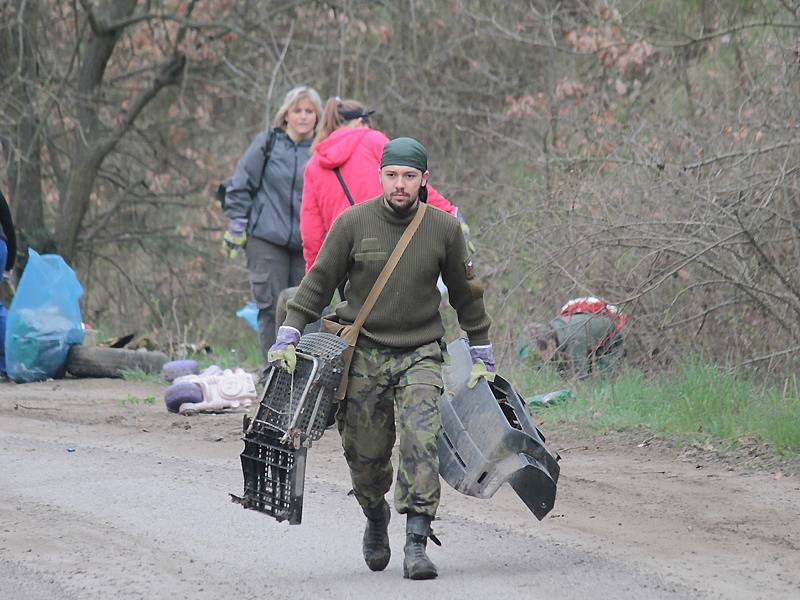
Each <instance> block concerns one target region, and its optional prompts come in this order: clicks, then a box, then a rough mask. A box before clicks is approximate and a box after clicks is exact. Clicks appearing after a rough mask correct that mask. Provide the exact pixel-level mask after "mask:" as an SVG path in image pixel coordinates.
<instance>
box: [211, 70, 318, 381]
mask: <svg viewBox="0 0 800 600" xmlns="http://www.w3.org/2000/svg"><path fill="white" fill-rule="evenodd" d="M321 116H322V101H321V100H320V97H319V94H318V93H317V91H316V90H314V89H313V88H311V87H308V86H301V87H296V88H294V89H292V90H290V91H289V92H288V93H287V94H286V97H285V98H284V100H283V103H282V104H281V107H280V108H279V109H278V111H277V113H276V114H275V118H274V120H273V122H272V126H273V128H272V129H270V130H267V131H263V132H261V133H259V134H258V135H257V136H256V138H255V140H253V143H252V144H250V147H249V148H248V149H247V151H246V152H245V153H244V155H243V156H242V158H241V159H240V160H239V163H238V164H237V165H236V171H235V172H234V175H233V177H232V178H231V179H230V180H229V181H228V182H227V185H226V190H225V215H226V216H227V217H228V230H227V231H226V232H225V236H224V237H225V242H226V244H227V245H228V248H229V249H230V253H231V256H235V255H236V254H237V253H238V252H240V251H241V250H242V249H244V250H245V252H246V254H247V268H248V270H249V271H250V284H251V289H252V292H253V299H254V300H255V303H256V305H257V306H258V334H259V345H260V347H261V357H262V367H266V365H267V350H268V349H269V347H270V346H271V345H272V344H273V343H274V341H275V305H276V301H277V298H278V294H279V293H280V292H281V290H283V289H285V288H287V287H291V286H295V285H298V284H299V283H300V280H301V279H302V277H303V273H304V272H305V268H304V261H303V251H302V243H301V241H300V203H301V200H302V197H303V171H304V170H305V167H306V163H307V162H308V159H309V156H310V153H311V143H312V139H313V137H314V133H315V131H316V127H317V124H318V123H319V121H320V118H321Z"/></svg>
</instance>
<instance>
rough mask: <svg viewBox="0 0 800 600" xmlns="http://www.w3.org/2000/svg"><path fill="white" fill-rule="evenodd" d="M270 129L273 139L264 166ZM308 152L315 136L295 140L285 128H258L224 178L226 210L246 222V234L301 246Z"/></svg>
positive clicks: (227, 213)
mask: <svg viewBox="0 0 800 600" xmlns="http://www.w3.org/2000/svg"><path fill="white" fill-rule="evenodd" d="M271 135H275V136H276V137H275V143H274V145H273V147H272V154H271V156H270V159H269V163H267V165H266V168H264V166H265V165H264V160H265V158H266V151H267V144H268V142H269V136H271ZM310 154H311V140H302V141H300V142H298V143H297V144H295V143H294V142H293V141H292V139H291V138H290V137H289V136H288V135H287V134H286V133H285V132H284V131H282V130H272V131H263V132H261V133H259V134H258V135H257V136H256V138H255V140H253V143H252V144H250V147H249V148H248V149H247V151H246V152H245V153H244V156H242V158H241V159H239V163H238V164H237V165H236V171H235V172H234V174H233V177H232V178H231V179H230V180H228V181H227V182H226V193H225V215H226V216H227V217H228V218H229V219H233V220H237V221H242V222H245V223H247V235H248V236H253V237H257V238H259V239H262V240H265V241H267V242H270V243H272V244H276V245H278V246H285V247H287V248H290V249H292V250H300V249H301V248H302V242H301V240H300V201H301V199H302V197H303V170H304V169H305V167H306V163H307V162H308V158H309V156H310ZM262 172H263V173H264V177H263V181H262V178H261V173H262Z"/></svg>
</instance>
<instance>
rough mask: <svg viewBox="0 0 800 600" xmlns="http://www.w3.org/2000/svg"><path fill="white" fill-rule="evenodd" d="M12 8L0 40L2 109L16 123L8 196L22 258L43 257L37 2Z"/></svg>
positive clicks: (8, 141) (11, 133) (10, 134)
mask: <svg viewBox="0 0 800 600" xmlns="http://www.w3.org/2000/svg"><path fill="white" fill-rule="evenodd" d="M9 6H11V5H7V6H6V8H8V7H9ZM13 8H14V9H15V12H14V24H13V25H12V26H10V27H8V28H7V29H6V34H5V35H4V36H3V39H2V41H0V46H1V47H0V75H2V80H3V82H4V83H3V85H4V86H5V88H6V89H7V90H8V97H9V101H8V102H7V104H6V107H5V108H6V111H7V112H8V113H9V116H10V117H11V119H10V120H11V121H12V122H15V123H16V125H15V127H13V128H12V129H11V130H7V131H5V132H4V138H5V143H4V146H5V149H6V151H7V155H8V157H9V164H8V180H9V190H8V192H9V193H8V195H9V198H10V205H11V209H12V211H13V214H14V224H15V227H16V229H17V232H18V247H17V250H18V252H19V253H22V254H24V252H25V250H26V249H27V247H28V246H34V247H35V248H36V249H37V250H39V251H44V252H47V251H50V250H52V244H51V243H49V239H50V235H49V233H48V231H47V229H46V227H45V223H44V210H43V205H42V173H41V171H42V169H41V150H42V134H41V129H40V126H39V125H40V123H39V116H38V114H37V113H36V107H37V105H38V103H37V102H36V97H35V96H36V80H37V65H36V59H35V57H34V51H33V48H34V45H35V39H36V27H37V24H38V20H39V16H38V3H36V2H25V1H23V0H16V1H15V2H14V4H13Z"/></svg>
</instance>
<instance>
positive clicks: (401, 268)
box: [284, 197, 491, 348]
mask: <svg viewBox="0 0 800 600" xmlns="http://www.w3.org/2000/svg"><path fill="white" fill-rule="evenodd" d="M413 216H414V213H413V212H412V213H409V214H408V215H403V216H399V215H397V214H396V213H395V212H394V211H392V209H390V208H388V207H387V206H386V205H385V204H384V203H383V198H382V197H378V198H375V199H373V200H368V201H367V202H363V203H361V204H357V205H355V206H353V207H351V208H349V209H347V210H346V211H344V212H343V213H342V214H341V215H339V217H338V218H337V219H336V221H335V222H334V224H333V227H332V228H331V230H330V232H328V235H327V237H326V238H325V243H324V244H323V245H322V249H321V250H320V253H319V255H318V256H317V259H316V261H315V262H314V266H313V267H311V270H310V271H308V273H306V275H305V277H304V278H303V281H302V282H301V283H300V289H299V290H298V291H297V294H296V295H295V297H294V299H293V300H291V301H290V302H289V303H288V307H287V316H286V321H285V322H284V325H288V326H291V327H294V328H295V329H298V330H300V331H303V328H304V327H305V326H306V325H307V324H308V323H310V322H312V321H315V320H316V319H318V318H319V317H320V311H322V310H323V309H324V308H325V307H326V306H327V305H328V302H330V299H331V297H332V296H333V292H334V291H335V289H336V286H337V285H338V284H339V282H341V281H342V280H343V279H344V278H345V277H347V280H348V282H347V286H346V287H345V296H346V298H347V301H345V302H342V303H340V304H339V305H338V306H337V307H336V315H337V317H338V320H339V322H341V323H345V324H352V323H353V322H354V321H355V319H356V315H357V314H358V311H359V309H360V308H361V306H362V305H363V303H364V302H365V301H366V299H367V295H368V294H369V292H370V290H371V289H372V286H373V284H374V283H375V280H376V279H377V278H378V275H379V274H380V272H381V270H382V269H383V267H384V265H385V264H386V261H387V260H388V259H389V256H390V255H391V253H392V250H394V247H395V246H396V245H397V242H398V241H399V239H400V236H401V235H402V234H403V231H405V228H406V226H407V225H408V223H410V222H411V219H412V218H413ZM472 271H473V269H472V263H471V262H470V259H469V256H468V255H467V248H466V243H465V242H464V236H463V234H462V233H461V227H460V225H459V223H458V221H457V220H456V219H455V217H453V216H452V215H449V214H447V213H445V212H443V211H441V210H438V209H436V208H434V207H432V206H429V207H428V210H427V212H426V213H425V216H424V218H423V219H422V223H420V225H419V229H417V231H416V233H415V234H414V237H413V238H412V239H411V242H410V243H409V245H408V247H407V248H406V251H405V253H404V254H403V256H402V258H401V259H400V262H399V263H398V264H397V267H396V268H395V270H394V271H393V272H392V275H391V277H390V278H389V281H388V282H387V283H386V287H384V288H383V291H382V292H381V295H380V296H379V297H378V301H377V302H376V303H375V306H374V307H373V309H372V311H371V312H370V314H369V317H368V318H367V321H366V323H365V324H364V327H363V328H362V330H361V335H362V337H366V338H368V339H369V340H370V341H372V342H374V343H376V344H379V345H381V346H389V347H392V348H411V347H417V346H421V345H423V344H427V343H428V342H432V341H434V340H437V339H439V338H441V337H442V336H443V335H444V326H443V325H442V319H441V317H440V316H439V303H440V300H441V295H440V294H439V290H438V289H437V287H436V282H437V280H438V278H439V274H440V273H441V275H442V279H443V280H444V282H445V284H446V285H447V288H448V291H449V294H448V295H449V300H450V304H452V306H453V308H455V309H456V313H457V314H458V320H459V323H460V325H461V328H462V329H463V330H464V331H466V332H467V335H468V336H469V341H470V344H471V345H485V344H488V343H489V325H490V323H491V322H490V320H489V317H488V316H487V314H486V309H485V308H484V305H483V287H482V286H481V285H480V284H479V283H478V282H477V280H476V279H474V274H473V273H472Z"/></svg>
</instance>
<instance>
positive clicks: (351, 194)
mask: <svg viewBox="0 0 800 600" xmlns="http://www.w3.org/2000/svg"><path fill="white" fill-rule="evenodd" d="M373 112H374V111H367V110H366V109H365V108H364V105H363V104H361V103H360V102H357V101H355V100H340V99H338V98H331V99H330V100H328V101H327V102H326V103H325V109H324V110H323V113H322V119H321V121H320V124H319V126H318V128H317V135H316V138H315V139H314V145H313V146H312V149H311V158H310V159H309V161H308V163H307V164H306V169H305V173H304V175H303V201H302V203H301V205H300V236H301V237H302V239H303V256H304V258H305V260H306V271H308V270H309V269H310V268H311V265H313V264H314V261H315V260H316V258H317V254H318V253H319V249H320V248H321V247H322V240H323V239H324V238H325V234H326V233H327V232H328V231H329V230H330V228H331V225H333V222H334V220H335V219H336V217H338V216H339V215H340V214H341V213H342V212H343V211H344V210H346V209H347V208H349V207H350V206H352V205H353V204H358V203H359V202H364V201H365V200H369V199H370V198H375V197H376V196H379V195H381V194H382V193H383V188H381V182H380V178H379V177H378V171H379V167H380V162H381V152H382V151H383V146H384V144H386V142H388V141H389V138H387V137H386V135H384V134H383V133H382V132H380V131H378V130H377V129H372V128H371V127H370V122H369V117H370V115H371V114H372V113H373ZM427 187H428V204H430V205H432V206H435V207H437V208H439V209H441V210H443V211H445V212H448V213H450V214H452V215H456V214H457V210H456V207H455V206H453V205H452V204H450V202H448V201H447V199H446V198H445V197H444V196H442V195H441V194H440V193H439V192H437V191H436V190H435V189H434V188H433V186H432V185H428V186H427ZM345 190H346V191H345Z"/></svg>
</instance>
